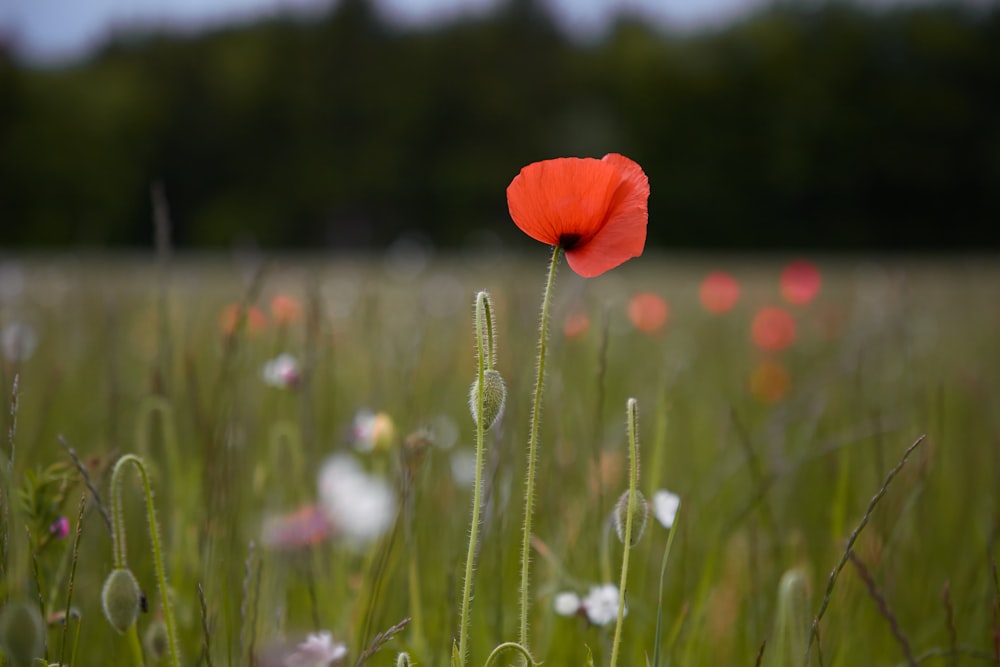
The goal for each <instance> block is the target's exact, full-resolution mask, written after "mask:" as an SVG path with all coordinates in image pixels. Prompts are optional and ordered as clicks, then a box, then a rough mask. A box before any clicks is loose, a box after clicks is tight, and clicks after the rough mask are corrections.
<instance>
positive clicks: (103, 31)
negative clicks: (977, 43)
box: [0, 0, 993, 64]
mask: <svg viewBox="0 0 1000 667" xmlns="http://www.w3.org/2000/svg"><path fill="white" fill-rule="evenodd" d="M374 1H375V3H376V6H377V7H379V8H380V9H381V11H382V12H383V13H384V14H385V15H386V16H387V17H388V18H390V20H393V21H395V22H397V23H400V24H402V25H412V26H420V25H427V24H432V23H434V22H435V21H439V20H442V19H448V18H452V17H455V16H461V15H463V14H477V13H485V12H488V11H489V10H490V9H492V8H494V7H495V6H496V5H497V4H498V3H499V2H502V0H374ZM768 1H769V0H545V2H546V4H547V5H548V6H549V8H550V9H551V10H552V12H553V15H554V16H555V18H556V20H557V21H558V22H559V23H560V24H561V25H562V26H563V27H565V28H566V29H568V30H570V31H572V32H574V33H575V34H578V35H581V36H584V37H586V36H593V35H599V34H600V32H601V30H602V29H603V28H604V27H606V26H607V25H608V19H609V18H610V17H612V16H614V15H615V14H616V13H617V12H618V11H621V10H627V11H629V12H631V13H637V14H639V15H640V16H643V17H647V18H648V19H649V20H651V21H653V22H655V23H658V24H662V25H665V26H669V27H671V28H673V29H680V30H689V29H697V28H703V27H711V26H713V25H719V24H722V23H725V22H726V21H728V20H730V19H732V18H734V17H738V16H739V15H740V14H743V13H746V12H748V11H750V10H752V9H754V8H757V7H759V6H761V5H763V4H766V3H767V2H768ZM803 1H816V0H803ZM856 1H857V2H860V3H863V4H869V5H889V4H898V3H905V4H912V3H914V2H922V1H925V0H856ZM955 1H957V2H965V3H969V4H982V3H984V2H987V3H988V2H991V1H993V0H955ZM329 2H330V0H0V41H6V42H9V43H12V44H13V46H14V49H15V52H16V53H17V54H18V56H19V57H22V58H24V59H26V60H28V61H29V62H34V63H40V64H46V63H59V62H65V61H70V60H73V59H75V58H79V57H81V56H84V55H86V54H87V52H88V51H89V50H90V49H93V48H94V47H95V46H97V45H99V44H101V43H102V42H103V41H104V40H105V38H106V37H107V36H108V34H110V33H111V32H112V31H114V30H115V29H118V28H128V27H140V28H143V27H150V28H161V27H164V26H166V27H169V28H172V29H177V30H182V31H195V30H200V29H205V28H212V27H216V26H220V25H225V24H231V23H233V22H240V21H242V22H248V21H252V20H254V19H255V18H258V17H261V16H267V15H272V14H277V13H289V12H291V13H296V14H303V15H308V14H310V13H319V12H322V11H324V10H325V8H326V7H327V6H328V3H329Z"/></svg>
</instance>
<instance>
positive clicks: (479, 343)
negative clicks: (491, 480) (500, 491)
mask: <svg viewBox="0 0 1000 667" xmlns="http://www.w3.org/2000/svg"><path fill="white" fill-rule="evenodd" d="M487 303H488V301H487V298H486V292H479V293H478V294H477V295H476V358H477V364H476V366H477V371H476V372H477V380H476V396H475V400H476V479H475V483H474V484H473V486H472V524H471V526H470V528H469V550H468V552H467V554H466V556H465V581H464V583H463V584H462V611H461V621H460V625H459V630H458V657H459V664H460V665H462V666H463V667H464V665H465V662H466V657H467V655H468V640H469V606H470V605H471V604H472V576H473V572H474V570H475V560H476V542H477V540H478V539H479V505H480V503H481V502H482V494H483V449H484V442H485V439H486V425H485V423H484V422H485V419H486V416H485V414H484V412H483V394H484V391H485V386H486V378H485V374H486V365H487V363H490V362H488V361H487V352H489V353H492V349H490V350H486V349H485V345H484V339H485V338H486V337H487V336H488V335H489V334H487V333H486V331H484V329H486V330H487V331H488V330H489V329H490V327H489V323H488V322H486V319H487V315H486V313H487V312H488V311H489V308H488V306H487ZM490 345H491V346H492V337H491V340H490Z"/></svg>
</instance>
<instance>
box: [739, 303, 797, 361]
mask: <svg viewBox="0 0 1000 667" xmlns="http://www.w3.org/2000/svg"><path fill="white" fill-rule="evenodd" d="M750 336H751V338H753V342H754V344H755V345H756V346H757V347H759V348H760V349H762V350H767V351H768V352H776V351H778V350H783V349H785V348H786V347H788V346H789V345H791V344H792V341H794V340H795V320H793V319H792V316H791V315H789V314H788V313H787V312H786V311H785V310H783V309H781V308H777V307H774V306H769V307H767V308H761V309H760V310H758V311H757V314H756V315H754V318H753V324H752V325H751V329H750Z"/></svg>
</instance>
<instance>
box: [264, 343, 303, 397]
mask: <svg viewBox="0 0 1000 667" xmlns="http://www.w3.org/2000/svg"><path fill="white" fill-rule="evenodd" d="M260 376H261V377H262V378H263V379H264V382H265V383H267V384H268V385H270V386H272V387H277V388H279V389H286V388H288V387H294V386H295V385H297V384H298V383H299V379H300V378H301V371H300V370H299V362H298V360H297V359H296V358H295V357H293V356H292V355H290V354H288V353H287V352H285V353H283V354H279V355H278V356H277V357H275V358H274V359H271V360H270V361H268V362H266V363H265V364H264V366H263V367H262V368H261V369H260Z"/></svg>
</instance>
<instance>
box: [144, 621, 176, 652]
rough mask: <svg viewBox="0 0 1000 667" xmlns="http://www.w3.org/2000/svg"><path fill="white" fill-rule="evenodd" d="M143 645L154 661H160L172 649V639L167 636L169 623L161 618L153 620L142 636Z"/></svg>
mask: <svg viewBox="0 0 1000 667" xmlns="http://www.w3.org/2000/svg"><path fill="white" fill-rule="evenodd" d="M142 647H143V649H145V651H146V655H148V656H149V657H150V658H152V662H159V661H160V660H161V659H162V658H163V657H164V656H165V655H167V652H168V651H169V650H170V639H169V638H168V637H167V624H166V623H164V622H163V621H161V620H156V621H153V622H152V623H150V624H149V626H148V627H147V628H146V632H145V634H143V636H142Z"/></svg>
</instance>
